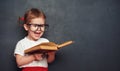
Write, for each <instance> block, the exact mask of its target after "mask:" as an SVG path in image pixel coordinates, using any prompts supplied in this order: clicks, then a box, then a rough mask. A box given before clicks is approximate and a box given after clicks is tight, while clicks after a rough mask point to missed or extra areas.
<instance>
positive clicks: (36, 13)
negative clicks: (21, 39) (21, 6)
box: [24, 8, 46, 24]
mask: <svg viewBox="0 0 120 71" xmlns="http://www.w3.org/2000/svg"><path fill="white" fill-rule="evenodd" d="M39 17H40V18H44V19H46V16H45V14H44V13H43V12H42V11H40V10H38V9H36V8H32V9H30V10H28V11H27V12H26V13H25V15H24V24H28V23H29V22H30V21H31V19H34V18H39Z"/></svg>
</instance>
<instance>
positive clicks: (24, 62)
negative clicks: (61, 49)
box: [14, 8, 55, 71]
mask: <svg viewBox="0 0 120 71" xmlns="http://www.w3.org/2000/svg"><path fill="white" fill-rule="evenodd" d="M45 19H46V17H45V15H44V13H43V12H41V11H39V10H38V9H36V8H32V9H30V10H28V11H27V12H26V13H25V15H24V25H23V26H24V29H25V30H26V31H27V33H28V34H27V36H26V37H24V38H23V39H21V40H20V41H18V43H17V45H16V48H15V51H14V54H15V57H16V63H17V65H18V67H20V68H22V71H48V63H51V62H53V61H54V59H55V52H48V53H47V55H48V57H43V54H42V53H41V54H38V53H36V54H32V55H25V54H24V50H26V49H28V48H30V47H33V46H35V45H37V44H40V43H43V42H49V40H48V39H46V38H41V36H42V35H43V33H44V31H45V28H46V26H47V24H45Z"/></svg>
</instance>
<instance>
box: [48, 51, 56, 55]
mask: <svg viewBox="0 0 120 71" xmlns="http://www.w3.org/2000/svg"><path fill="white" fill-rule="evenodd" d="M55 53H56V51H51V52H48V55H55Z"/></svg>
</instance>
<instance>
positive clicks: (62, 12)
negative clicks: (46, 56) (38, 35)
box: [0, 0, 120, 71]
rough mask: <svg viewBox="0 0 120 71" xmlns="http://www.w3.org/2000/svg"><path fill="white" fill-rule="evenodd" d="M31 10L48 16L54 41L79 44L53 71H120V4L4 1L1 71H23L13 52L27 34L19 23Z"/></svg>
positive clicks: (116, 0) (117, 0)
mask: <svg viewBox="0 0 120 71" xmlns="http://www.w3.org/2000/svg"><path fill="white" fill-rule="evenodd" d="M30 8H38V9H41V10H43V11H44V12H45V14H46V16H47V23H48V24H49V25H50V27H49V31H48V32H46V34H45V35H44V36H45V37H47V38H48V39H49V40H50V41H53V42H56V43H62V42H64V41H67V40H74V41H75V43H74V44H73V45H69V46H67V47H65V48H63V49H60V50H59V51H58V52H57V54H56V60H55V61H54V62H53V63H52V64H50V65H49V71H120V28H119V27H120V0H1V1H0V71H20V69H19V68H17V66H16V63H15V58H14V56H13V52H14V48H15V45H16V43H17V41H19V40H20V39H21V38H23V37H24V36H25V32H24V30H23V28H22V27H21V26H20V25H18V22H17V20H18V17H19V16H23V14H24V12H25V11H26V10H28V9H30Z"/></svg>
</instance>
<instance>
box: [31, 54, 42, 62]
mask: <svg viewBox="0 0 120 71" xmlns="http://www.w3.org/2000/svg"><path fill="white" fill-rule="evenodd" d="M33 56H34V58H35V61H40V60H42V59H43V54H34V55H33Z"/></svg>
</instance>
